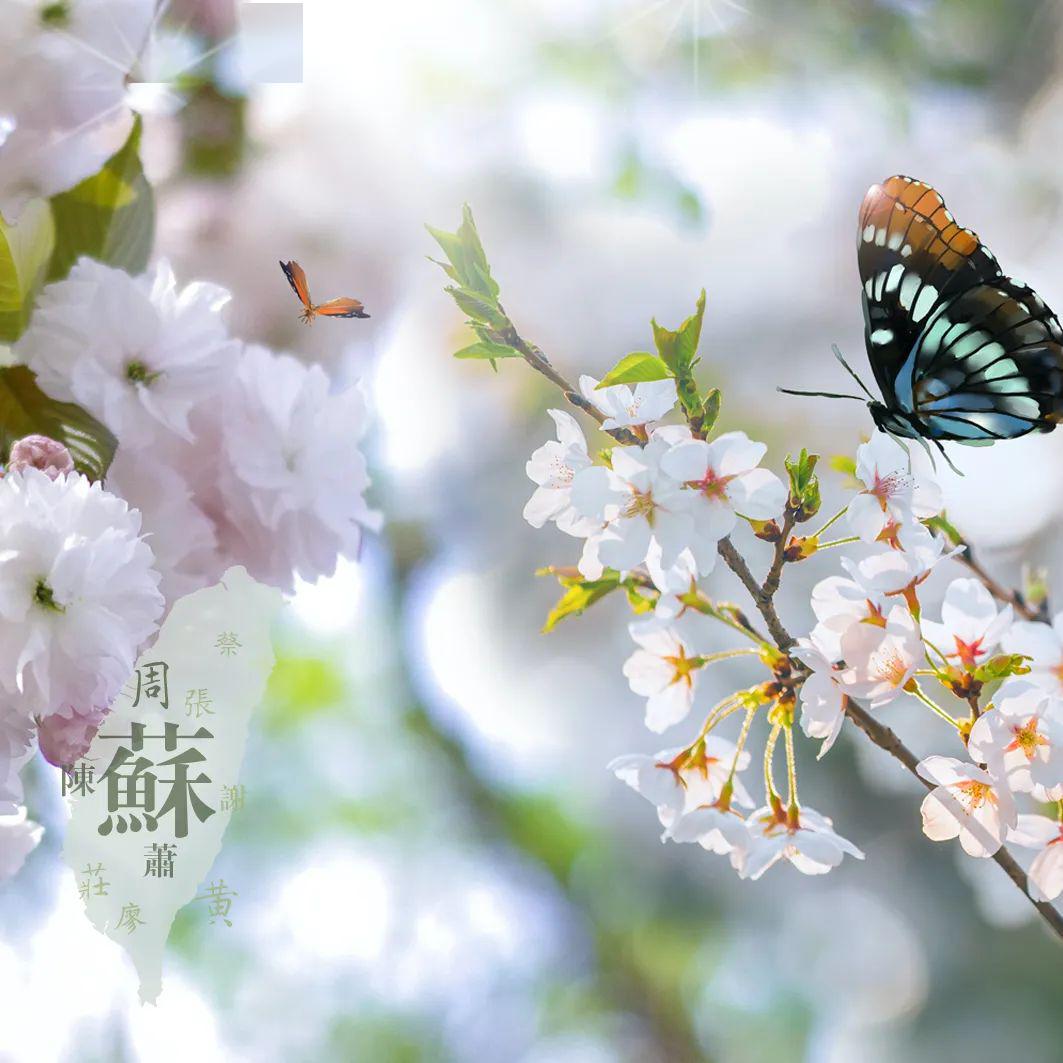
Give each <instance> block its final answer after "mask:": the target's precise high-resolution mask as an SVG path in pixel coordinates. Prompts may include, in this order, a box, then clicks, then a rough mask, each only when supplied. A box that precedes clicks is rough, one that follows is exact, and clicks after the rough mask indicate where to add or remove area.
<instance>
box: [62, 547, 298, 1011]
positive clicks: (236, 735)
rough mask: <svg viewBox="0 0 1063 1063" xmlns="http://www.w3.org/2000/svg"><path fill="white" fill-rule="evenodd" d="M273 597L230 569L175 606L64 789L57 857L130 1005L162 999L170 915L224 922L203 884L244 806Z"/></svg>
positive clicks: (275, 604) (218, 887) (215, 896)
mask: <svg viewBox="0 0 1063 1063" xmlns="http://www.w3.org/2000/svg"><path fill="white" fill-rule="evenodd" d="M282 600H283V599H282V597H281V595H280V593H279V592H278V591H275V590H273V589H271V588H268V587H264V586H262V585H261V584H260V583H257V582H255V580H253V579H251V577H250V576H249V575H248V574H247V572H246V571H245V570H244V569H243V568H231V569H229V571H228V572H226V573H225V575H224V576H223V577H222V581H221V583H219V584H217V585H216V586H214V587H207V588H205V589H204V590H200V591H196V592H195V593H194V594H190V595H187V596H186V597H184V598H182V599H181V600H180V601H178V602H176V603H175V604H174V606H173V608H172V610H171V611H170V614H169V616H168V617H167V618H166V621H165V623H164V624H163V626H162V630H161V631H160V633H159V636H158V638H157V639H156V641H155V643H154V644H153V645H152V647H151V648H150V649H149V650H147V651H146V652H145V653H144V654H143V656H142V657H141V658H140V660H139V661H138V662H137V668H136V670H135V672H134V673H133V675H132V676H131V677H130V679H129V681H128V682H127V684H126V686H125V688H124V689H123V691H122V693H121V694H120V695H119V697H118V698H117V700H116V701H115V703H114V706H113V708H112V711H111V713H110V714H109V715H108V717H107V718H106V719H105V720H104V722H103V725H102V726H101V727H100V731H99V733H98V734H97V735H96V737H95V738H94V739H93V742H92V745H91V747H90V748H89V750H88V752H87V753H86V754H85V756H84V757H83V758H82V759H81V760H79V761H77V762H76V763H75V764H72V765H69V766H68V768H67V771H66V775H65V776H64V780H63V788H64V791H65V793H66V794H67V797H68V798H69V800H70V804H71V819H70V824H69V827H68V829H67V834H66V842H65V845H64V849H63V855H64V859H65V860H66V863H67V865H68V866H69V867H70V868H71V870H72V871H73V872H74V876H75V878H76V880H77V885H78V891H79V893H80V895H81V897H82V900H83V901H84V904H85V910H86V913H87V915H88V917H89V919H90V920H91V921H92V923H93V924H94V925H95V926H96V927H97V928H98V929H99V930H101V931H102V932H103V933H105V934H106V935H107V936H108V937H110V938H113V939H114V940H115V941H117V942H118V943H119V944H120V945H121V946H122V947H123V948H124V949H125V950H126V951H127V952H128V953H129V955H130V957H131V958H132V960H133V964H134V966H135V967H136V970H137V974H138V976H139V978H140V997H141V1000H143V1001H147V1002H153V1001H155V1000H156V999H157V997H158V995H159V992H160V990H161V988H162V956H163V950H164V948H165V946H166V939H167V937H168V936H169V933H170V926H171V924H172V923H173V919H174V916H175V915H176V914H177V911H178V909H180V908H181V907H183V906H184V905H185V904H187V903H188V902H189V901H191V900H193V899H195V898H196V897H197V896H201V897H205V899H206V900H207V901H208V903H209V905H210V907H209V912H210V915H211V917H212V918H221V919H228V911H229V905H230V904H231V903H232V895H231V891H230V890H229V889H228V887H227V886H226V885H225V884H224V883H206V882H204V878H205V876H206V875H207V873H208V872H209V871H210V868H211V865H212V864H213V863H214V859H215V857H216V856H217V854H218V851H219V849H220V848H221V842H222V836H223V835H224V834H225V828H226V827H227V826H228V824H229V820H230V818H231V817H232V815H233V811H234V809H236V808H238V807H239V805H240V803H241V802H242V800H243V789H242V787H241V786H240V785H239V775H240V765H241V762H242V760H243V756H244V746H245V744H246V741H247V728H248V723H249V721H250V719H251V713H252V711H253V710H254V708H255V706H256V705H258V704H259V702H260V701H261V700H262V697H263V694H264V693H265V689H266V682H267V680H268V679H269V674H270V671H271V670H272V668H273V649H272V645H271V640H270V626H271V623H272V621H273V618H274V616H275V614H276V612H277V610H278V608H279V607H280V605H281V603H282Z"/></svg>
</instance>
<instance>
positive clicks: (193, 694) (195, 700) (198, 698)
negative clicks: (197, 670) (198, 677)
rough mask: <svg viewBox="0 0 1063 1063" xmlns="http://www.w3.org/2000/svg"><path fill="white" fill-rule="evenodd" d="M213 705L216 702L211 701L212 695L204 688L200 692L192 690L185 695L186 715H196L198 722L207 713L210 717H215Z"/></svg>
mask: <svg viewBox="0 0 1063 1063" xmlns="http://www.w3.org/2000/svg"><path fill="white" fill-rule="evenodd" d="M213 704H214V702H213V701H211V699H210V695H209V694H208V693H207V691H206V690H205V689H204V688H202V687H201V688H200V689H199V690H190V691H189V692H188V693H187V694H186V695H185V715H186V716H192V715H195V718H196V719H197V720H198V719H199V718H200V716H202V715H203V713H206V714H207V715H208V716H213V715H214V710H213V709H212V708H211V705H213Z"/></svg>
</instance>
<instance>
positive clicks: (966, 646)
mask: <svg viewBox="0 0 1063 1063" xmlns="http://www.w3.org/2000/svg"><path fill="white" fill-rule="evenodd" d="M953 639H954V641H955V643H956V656H957V657H959V659H960V662H961V663H962V664H963V666H964V667H965V668H973V667H974V666H975V663H976V662H977V660H978V658H979V657H981V656H982V640H981V639H975V640H974V642H964V641H963V639H961V638H959V637H958V636H953Z"/></svg>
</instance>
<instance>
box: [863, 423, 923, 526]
mask: <svg viewBox="0 0 1063 1063" xmlns="http://www.w3.org/2000/svg"><path fill="white" fill-rule="evenodd" d="M910 464H911V461H910V458H909V456H908V454H907V453H906V452H905V451H904V449H903V447H901V445H900V444H899V443H898V442H897V441H896V440H895V439H894V438H893V437H892V436H889V435H887V434H886V433H885V432H875V433H874V434H873V435H872V437H871V439H870V440H869V441H868V442H866V443H864V444H862V445H861V446H860V447H859V448H857V451H856V475H857V478H858V479H859V480H861V481H862V482H863V484H864V490H863V491H861V492H860V493H859V494H858V495H857V496H856V497H855V498H854V499H853V500H852V501H851V502H850V503H849V509H848V511H847V517H848V520H849V526H850V527H851V528H852V530H853V533H854V534H856V535H858V536H859V537H860V538H861V539H862V540H863V541H864V542H866V543H873V542H875V540H876V539H878V538H879V536H880V535H882V533H883V532H884V531H886V530H887V528H888V527H889V526H890V525H904V524H908V523H911V522H912V521H913V520H919V519H922V518H925V517H930V516H933V515H934V514H936V513H938V512H940V510H941V490H940V488H939V487H938V485H937V484H936V483H935V482H934V481H933V480H931V479H929V478H928V477H925V476H919V475H917V474H915V473H914V472H912V470H911V468H910Z"/></svg>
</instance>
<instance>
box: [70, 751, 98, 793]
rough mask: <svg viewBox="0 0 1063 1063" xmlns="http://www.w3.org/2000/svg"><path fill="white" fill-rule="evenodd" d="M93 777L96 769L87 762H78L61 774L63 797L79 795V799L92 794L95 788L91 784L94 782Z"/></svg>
mask: <svg viewBox="0 0 1063 1063" xmlns="http://www.w3.org/2000/svg"><path fill="white" fill-rule="evenodd" d="M95 775H96V769H95V768H94V767H93V766H92V765H91V764H89V763H88V762H87V761H84V760H79V761H78V762H77V764H75V765H73V767H71V768H70V770H69V771H64V772H63V777H62V790H63V796H64V797H66V795H67V794H79V795H80V796H81V797H85V796H87V795H88V794H94V793H95V792H96V787H95V786H93V785H92V784H93V782H94V781H95Z"/></svg>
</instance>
